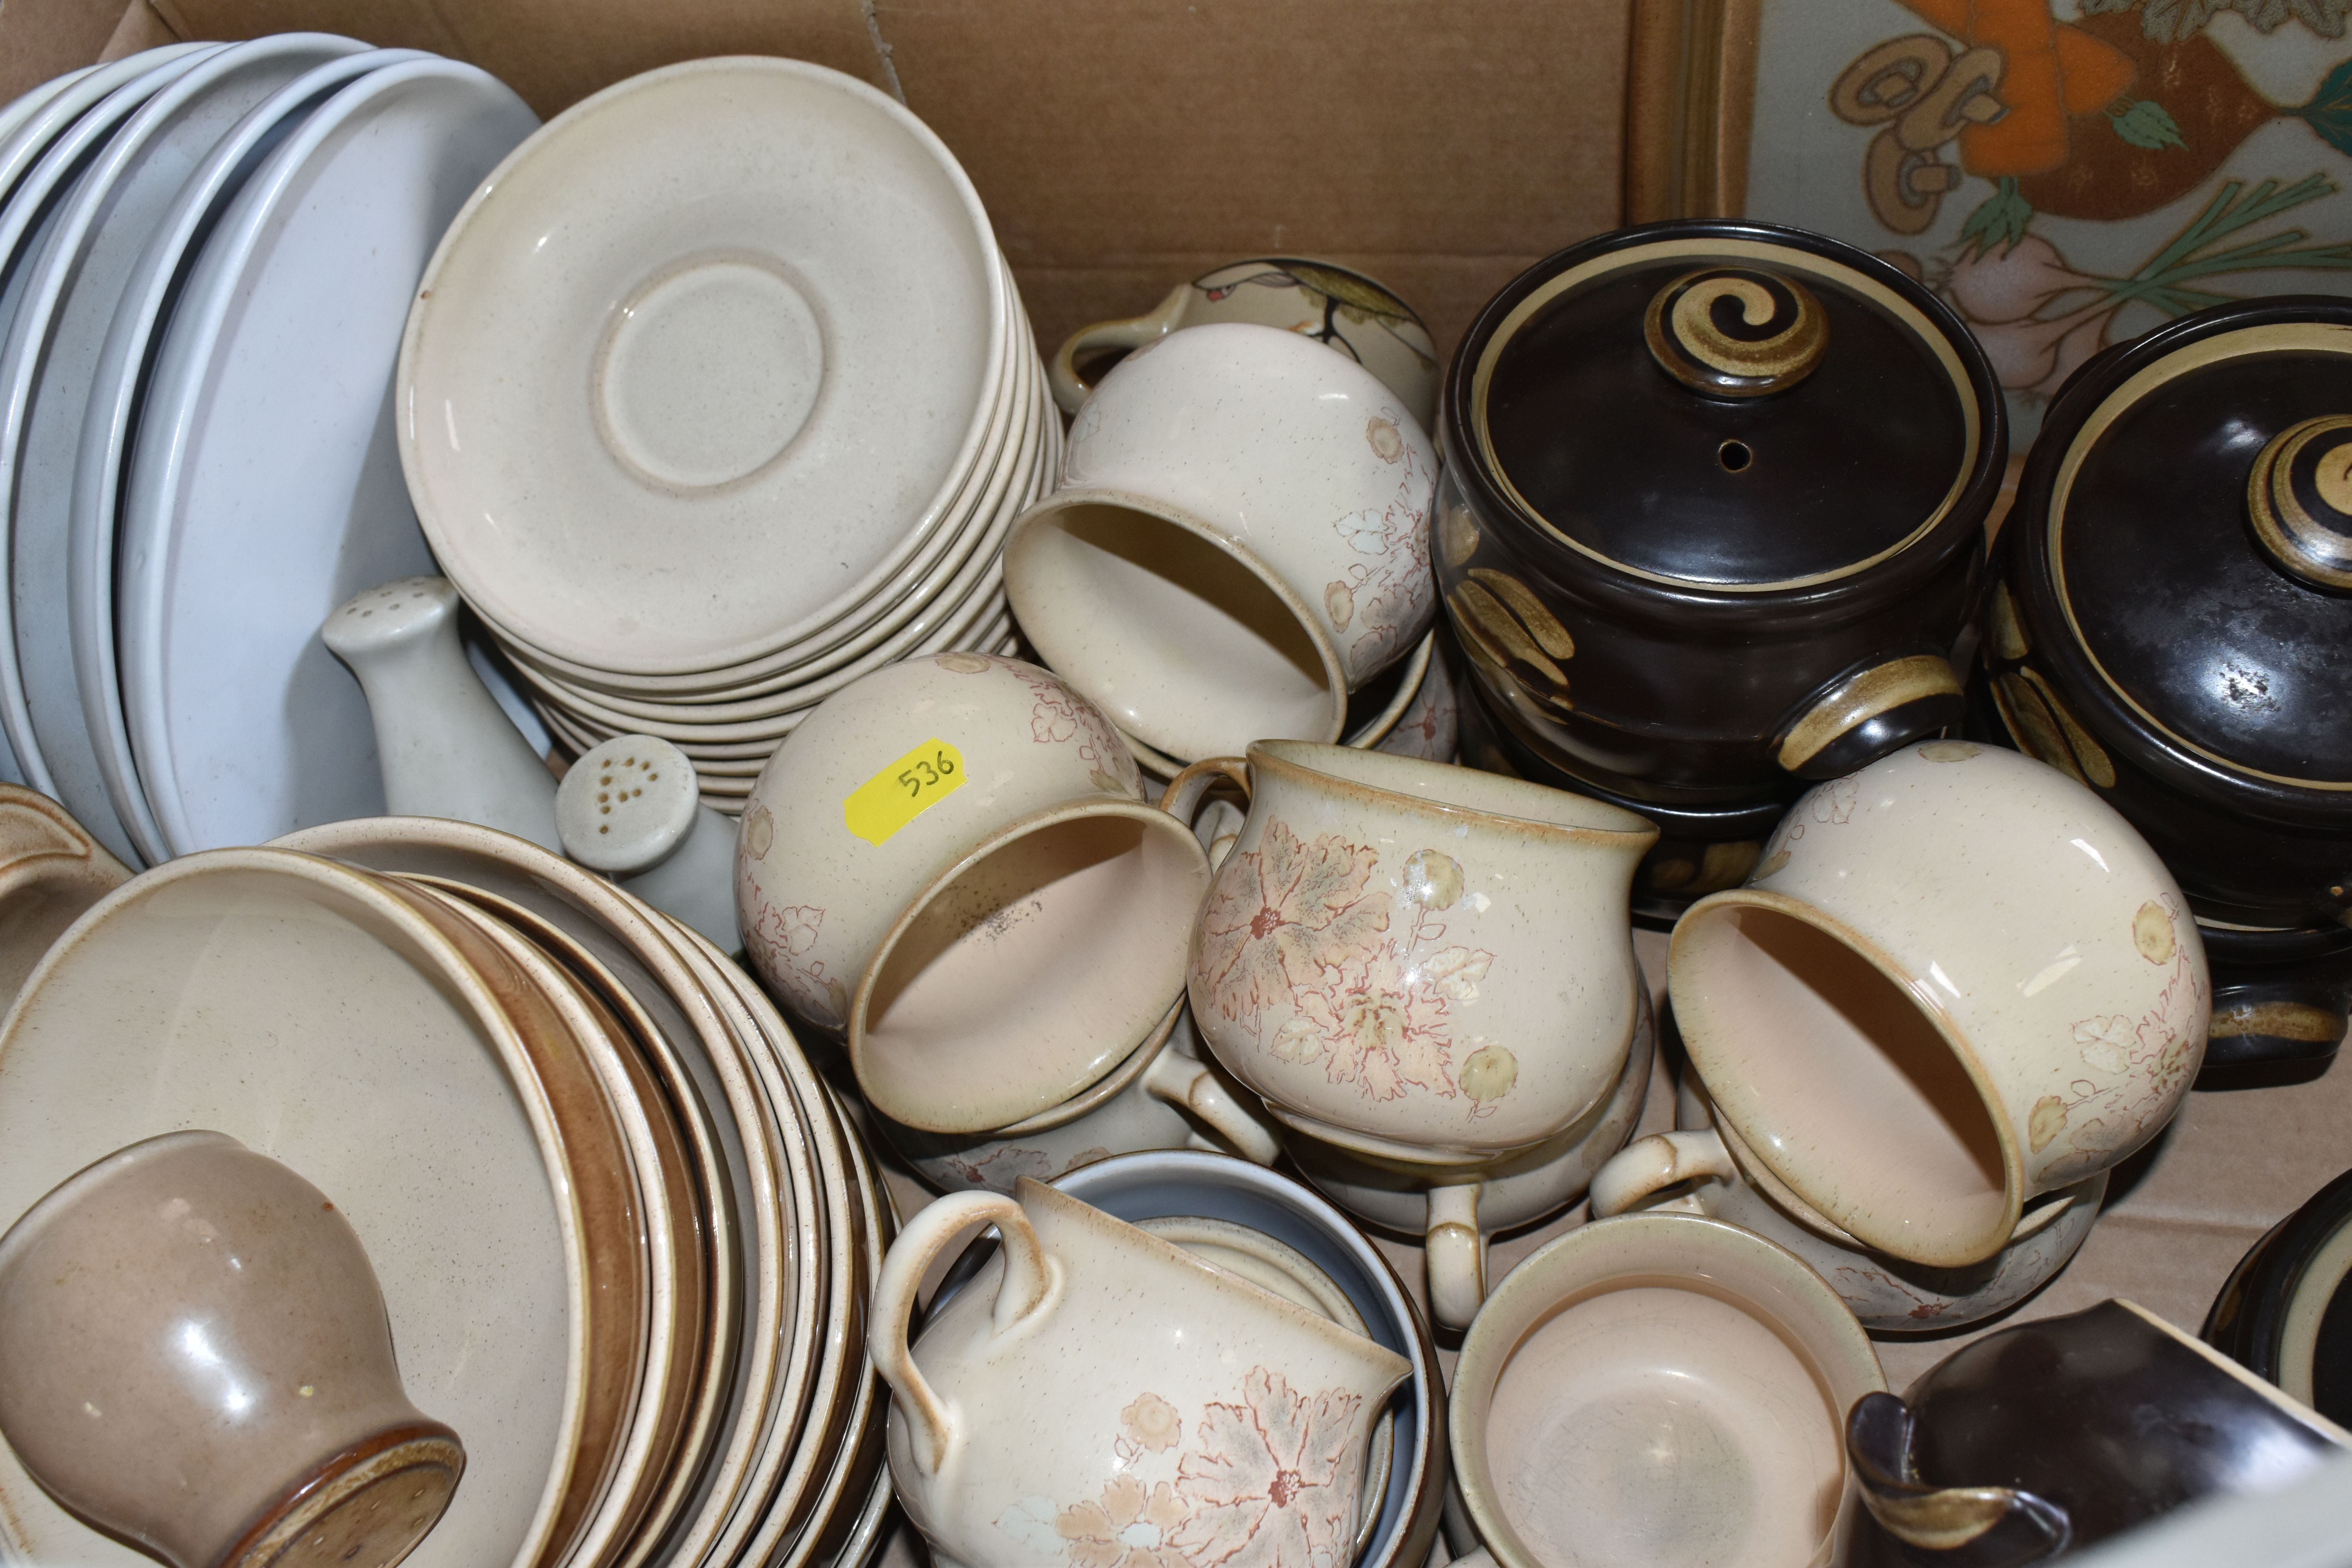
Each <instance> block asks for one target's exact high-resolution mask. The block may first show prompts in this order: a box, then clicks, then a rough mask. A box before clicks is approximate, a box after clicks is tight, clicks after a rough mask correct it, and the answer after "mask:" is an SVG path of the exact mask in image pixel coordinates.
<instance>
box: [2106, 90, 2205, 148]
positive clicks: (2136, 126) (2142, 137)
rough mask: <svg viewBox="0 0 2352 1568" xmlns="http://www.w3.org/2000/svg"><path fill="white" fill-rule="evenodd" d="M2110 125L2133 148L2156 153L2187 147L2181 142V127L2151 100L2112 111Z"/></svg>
mask: <svg viewBox="0 0 2352 1568" xmlns="http://www.w3.org/2000/svg"><path fill="white" fill-rule="evenodd" d="M2108 120H2109V123H2111V124H2113V125H2114V126H2115V128H2116V135H2118V136H2120V137H2122V138H2123V139H2124V140H2125V141H2126V142H2130V143H2131V144H2132V145H2133V146H2135V147H2145V148H2147V150H2148V151H2150V152H2156V151H2158V150H2160V149H2162V148H2166V147H2186V146H2188V145H2189V143H2188V142H2184V141H2182V140H2181V139H2180V124H2179V121H2176V120H2174V119H2173V118H2172V116H2171V115H2170V114H2169V113H2168V112H2166V110H2165V107H2164V105H2162V104H2160V103H2158V102H2157V101H2156V100H2154V99H2152V98H2143V99H2141V100H2139V101H2138V102H2137V103H2135V104H2132V105H2130V106H2128V107H2127V108H2125V109H2122V110H2115V111H2112V112H2111V113H2110V114H2109V116H2108Z"/></svg>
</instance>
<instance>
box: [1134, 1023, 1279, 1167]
mask: <svg viewBox="0 0 2352 1568" xmlns="http://www.w3.org/2000/svg"><path fill="white" fill-rule="evenodd" d="M1143 1088H1144V1091H1145V1092H1146V1093H1148V1094H1151V1095H1154V1096H1157V1097H1158V1098H1159V1099H1160V1100H1166V1101H1167V1102H1168V1103H1169V1104H1171V1105H1172V1106H1174V1107H1176V1109H1178V1110H1189V1111H1191V1112H1192V1114H1193V1115H1195V1116H1197V1117H1199V1118H1200V1119H1201V1120H1202V1121H1205V1122H1207V1123H1208V1124H1209V1126H1210V1128H1211V1129H1212V1130H1213V1131H1215V1132H1216V1134H1217V1135H1218V1136H1219V1137H1221V1138H1223V1139H1224V1140H1225V1142H1228V1143H1231V1144H1232V1145H1233V1146H1234V1148H1235V1149H1237V1150H1239V1151H1240V1152H1241V1155H1242V1158H1244V1159H1245V1160H1249V1161H1252V1162H1254V1163H1257V1164H1260V1165H1271V1164H1273V1163H1274V1162H1275V1158H1276V1156H1277V1155H1279V1154H1280V1153H1281V1152H1282V1141H1281V1140H1280V1139H1278V1138H1276V1136H1275V1135H1274V1130H1273V1129H1272V1128H1270V1127H1268V1126H1267V1125H1266V1124H1265V1122H1264V1121H1260V1120H1259V1119H1258V1118H1257V1117H1256V1116H1255V1115H1253V1114H1251V1112H1250V1110H1248V1108H1247V1107H1245V1106H1244V1105H1243V1103H1242V1102H1241V1101H1240V1100H1237V1099H1235V1098H1234V1095H1233V1093H1232V1092H1231V1091H1230V1090H1228V1089H1226V1088H1225V1086H1224V1085H1223V1084H1222V1083H1220V1082H1218V1081H1217V1075H1216V1074H1215V1073H1213V1072H1212V1071H1211V1070H1210V1069H1209V1066H1208V1064H1207V1063H1205V1062H1199V1061H1194V1060H1193V1059H1192V1058H1190V1057H1184V1056H1180V1055H1178V1054H1177V1053H1176V1052H1175V1051H1173V1050H1165V1051H1162V1052H1160V1058H1159V1059H1158V1060H1157V1061H1155V1062H1153V1063H1152V1064H1151V1068H1150V1071H1148V1072H1146V1073H1145V1074H1144V1077H1143Z"/></svg>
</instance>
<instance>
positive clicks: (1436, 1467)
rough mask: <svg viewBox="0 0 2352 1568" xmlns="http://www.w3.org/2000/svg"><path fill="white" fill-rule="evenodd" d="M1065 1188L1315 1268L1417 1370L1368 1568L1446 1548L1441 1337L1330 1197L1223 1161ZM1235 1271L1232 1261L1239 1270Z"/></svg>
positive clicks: (1090, 1179) (1394, 1567)
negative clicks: (1207, 1226)
mask: <svg viewBox="0 0 2352 1568" xmlns="http://www.w3.org/2000/svg"><path fill="white" fill-rule="evenodd" d="M1055 1186H1057V1187H1059V1188H1061V1190H1062V1191H1064V1192H1066V1193H1068V1194H1070V1195H1071V1196H1072V1197H1075V1198H1078V1199H1080V1200H1081V1201H1083V1202H1085V1203H1087V1204H1091V1205H1094V1206H1095V1207H1096V1208H1098V1209H1101V1210H1102V1211H1103V1212H1105V1213H1106V1214H1111V1215H1117V1216H1118V1217H1119V1218H1120V1219H1123V1220H1126V1221H1127V1222H1129V1224H1131V1225H1138V1226H1148V1225H1150V1224H1153V1223H1154V1222H1159V1221H1167V1220H1180V1219H1181V1220H1187V1221H1191V1222H1193V1223H1196V1224H1197V1223H1199V1222H1201V1221H1202V1220H1210V1221H1216V1222H1220V1223H1223V1224H1224V1225H1228V1226H1238V1227H1245V1228H1246V1229H1247V1230H1248V1231H1250V1232H1253V1233H1255V1234H1256V1235H1257V1236H1260V1237H1266V1238H1268V1239H1270V1240H1272V1241H1274V1242H1276V1243H1279V1244H1280V1245H1282V1246H1283V1247H1287V1248H1288V1249H1290V1250H1291V1251H1293V1252H1295V1253H1297V1255H1298V1256H1300V1257H1302V1258H1306V1259H1307V1261H1308V1262H1309V1263H1310V1264H1312V1265H1313V1266H1314V1268H1316V1269H1317V1270H1318V1271H1319V1273H1320V1274H1321V1275H1322V1276H1323V1277H1324V1278H1326V1279H1328V1280H1329V1281H1330V1282H1331V1283H1332V1284H1333V1285H1335V1286H1337V1287H1338V1288H1339V1290H1340V1291H1341V1292H1342V1293H1344V1294H1345V1295H1346V1297H1347V1299H1348V1301H1349V1305H1350V1306H1352V1307H1353V1308H1354V1310H1355V1311H1356V1312H1357V1314H1358V1315H1359V1316H1360V1318H1361V1319H1362V1321H1363V1324H1364V1331H1365V1332H1366V1333H1368V1334H1370V1336H1371V1337H1372V1338H1373V1339H1374V1340H1376V1341H1378V1342H1380V1343H1381V1344H1382V1345H1385V1346H1387V1347H1388V1348H1389V1349H1390V1350H1392V1351H1394V1352H1397V1353H1398V1354H1399V1355H1402V1356H1403V1357H1405V1358H1406V1359H1407V1360H1409V1361H1410V1362H1412V1376H1410V1377H1409V1378H1407V1379H1406V1380H1405V1381H1404V1382H1403V1383H1402V1384H1399V1385H1398V1387H1397V1390H1396V1392H1395V1393H1394V1394H1391V1396H1390V1403H1389V1412H1390V1415H1391V1416H1392V1417H1393V1422H1392V1429H1393V1433H1394V1439H1393V1447H1392V1448H1391V1458H1390V1460H1389V1471H1388V1475H1387V1479H1386V1480H1385V1483H1383V1484H1381V1485H1379V1486H1377V1487H1375V1488H1371V1489H1377V1490H1378V1491H1379V1492H1380V1499H1381V1500H1380V1510H1379V1513H1378V1516H1377V1518H1376V1519H1374V1520H1373V1521H1371V1525H1370V1531H1369V1534H1368V1535H1367V1536H1366V1538H1365V1540H1364V1542H1363V1544H1362V1545H1361V1546H1360V1548H1359V1550H1358V1552H1357V1553H1356V1555H1355V1558H1354V1562H1355V1563H1356V1565H1357V1568H1420V1565H1421V1564H1422V1563H1423V1562H1424V1561H1425V1560H1426V1559H1427V1557H1428V1555H1429V1551H1430V1546H1431V1544H1432V1542H1433V1541H1434V1540H1435V1539H1436V1533H1437V1529H1438V1521H1439V1516H1440V1514H1441V1513H1442V1512H1443V1510H1444V1494H1445V1478H1446V1448H1445V1382H1444V1376H1443V1375H1442V1373H1441V1370H1440V1367H1439V1363H1438V1359H1437V1350H1436V1347H1435V1345H1433V1343H1432V1342H1431V1341H1430V1337H1429V1329H1428V1327H1427V1325H1426V1324H1425V1323H1423V1321H1422V1317H1421V1313H1420V1312H1419V1310H1417V1309H1416V1308H1415V1307H1414V1306H1413V1304H1412V1298H1411V1297H1410V1296H1408V1295H1407V1294H1406V1293H1405V1290H1404V1287H1403V1285H1402V1282H1401V1281H1399V1280H1398V1279H1397V1277H1396V1272H1395V1270H1394V1269H1393V1268H1391V1267H1390V1266H1389V1263H1388V1260H1387V1258H1385V1257H1384V1256H1383V1255H1382V1254H1381V1250H1380V1248H1378V1247H1375V1246H1373V1245H1372V1243H1371V1242H1370V1241H1369V1240H1367V1239H1366V1238H1365V1237H1364V1235H1363V1233H1362V1232H1360V1231H1359V1230H1358V1229H1357V1228H1356V1227H1355V1226H1353V1225H1351V1224H1349V1222H1348V1219H1347V1217H1346V1216H1345V1215H1342V1214H1340V1213H1339V1211H1338V1210H1336V1209H1334V1208H1333V1207H1332V1206H1331V1205H1329V1204H1328V1203H1326V1202H1325V1201H1324V1200H1323V1199H1322V1198H1321V1197H1319V1196H1318V1195H1317V1194H1315V1193H1313V1192H1312V1191H1310V1190H1308V1189H1307V1188H1306V1187H1304V1186H1301V1185H1300V1184H1298V1183H1297V1182H1295V1181H1293V1180H1291V1179H1290V1178H1289V1177H1288V1176H1286V1175H1284V1174H1282V1173H1279V1172H1276V1171H1269V1170H1265V1169H1263V1168H1262V1167H1259V1166H1256V1165H1252V1164H1248V1163H1244V1162H1243V1161H1240V1160H1235V1159H1231V1158H1228V1157H1227V1156H1225V1155H1223V1154H1213V1153H1202V1152H1192V1151H1185V1150H1179V1151H1172V1152H1151V1153H1140V1154H1127V1155H1120V1156H1118V1157H1116V1158H1113V1159H1109V1160H1105V1161H1102V1162H1101V1163H1097V1164H1092V1165H1086V1166H1083V1167H1081V1168H1079V1169H1077V1170H1076V1171H1072V1172H1071V1173H1068V1174H1067V1175H1066V1176H1063V1177H1061V1178H1060V1179H1059V1180H1057V1181H1056V1182H1055ZM995 1247H996V1244H995V1243H994V1242H993V1241H990V1240H985V1239H983V1240H981V1241H976V1242H974V1243H973V1244H972V1245H971V1247H968V1248H967V1249H966V1250H965V1252H964V1254H963V1256H962V1257H961V1258H958V1259H957V1260H956V1263H955V1266H954V1267H953V1268H950V1270H949V1271H948V1275H947V1278H946V1279H945V1280H944V1281H942V1283H941V1284H940V1295H939V1300H942V1301H944V1300H947V1299H948V1297H949V1295H950V1292H952V1291H954V1290H956V1289H961V1287H962V1286H963V1285H964V1284H965V1283H966V1282H967V1281H969V1280H970V1279H971V1278H972V1276H973V1275H975V1274H976V1273H978V1272H979V1270H980V1268H981V1265H982V1263H984V1262H985V1261H986V1260H987V1259H988V1258H989V1257H991V1256H992V1254H993V1252H994V1250H995ZM1226 1261H1227V1262H1228V1263H1230V1262H1231V1261H1232V1260H1231V1259H1227V1260H1226Z"/></svg>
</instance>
